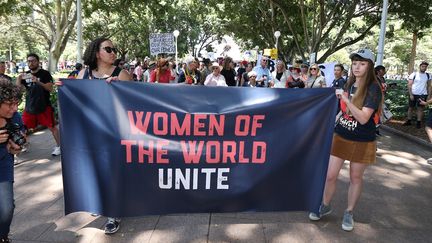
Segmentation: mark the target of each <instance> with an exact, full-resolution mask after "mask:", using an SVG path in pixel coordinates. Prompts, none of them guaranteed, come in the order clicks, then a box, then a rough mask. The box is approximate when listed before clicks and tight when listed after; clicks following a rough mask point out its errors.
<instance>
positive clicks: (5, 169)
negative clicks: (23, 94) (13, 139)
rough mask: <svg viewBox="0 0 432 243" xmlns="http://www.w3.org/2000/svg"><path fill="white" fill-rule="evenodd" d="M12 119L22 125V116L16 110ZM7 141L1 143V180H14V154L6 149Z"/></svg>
mask: <svg viewBox="0 0 432 243" xmlns="http://www.w3.org/2000/svg"><path fill="white" fill-rule="evenodd" d="M11 121H12V122H13V123H18V124H19V125H20V126H22V120H21V116H20V114H19V113H18V112H15V114H14V115H13V117H12V119H11ZM6 145H7V143H3V144H0V182H4V181H13V180H14V155H13V154H10V153H9V152H8V151H7V149H6Z"/></svg>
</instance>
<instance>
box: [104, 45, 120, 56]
mask: <svg viewBox="0 0 432 243" xmlns="http://www.w3.org/2000/svg"><path fill="white" fill-rule="evenodd" d="M102 49H104V50H105V51H106V52H107V53H112V52H114V54H117V48H115V47H111V46H105V47H102Z"/></svg>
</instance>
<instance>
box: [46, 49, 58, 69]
mask: <svg viewBox="0 0 432 243" xmlns="http://www.w3.org/2000/svg"><path fill="white" fill-rule="evenodd" d="M59 58H60V56H57V55H54V52H52V51H50V53H49V57H48V71H49V72H50V73H54V72H57V64H58V61H59Z"/></svg>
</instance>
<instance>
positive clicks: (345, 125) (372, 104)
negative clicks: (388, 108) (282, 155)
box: [309, 49, 382, 231]
mask: <svg viewBox="0 0 432 243" xmlns="http://www.w3.org/2000/svg"><path fill="white" fill-rule="evenodd" d="M350 59H351V61H352V63H351V76H350V79H349V81H348V83H347V84H346V85H345V90H343V91H342V90H337V91H336V94H337V96H338V98H339V99H340V100H341V102H340V103H341V110H342V115H341V116H340V117H339V119H338V120H337V122H336V127H335V133H334V136H333V144H332V149H331V155H330V160H329V165H328V171H327V179H326V183H325V188H324V195H323V201H322V204H321V206H320V208H319V214H315V213H310V214H309V219H311V220H319V219H321V217H323V216H325V215H328V214H330V213H331V211H332V209H331V206H330V201H331V199H332V197H333V195H334V193H335V191H336V182H337V178H338V175H339V172H340V170H341V168H342V166H343V164H344V161H345V160H349V161H350V185H349V190H348V206H347V208H346V210H345V212H344V215H343V220H342V229H343V230H345V231H351V230H353V228H354V220H353V210H354V207H355V205H356V203H357V200H358V199H359V197H360V193H361V190H362V184H363V174H364V172H365V170H366V168H367V167H368V165H369V164H372V163H374V162H375V160H376V135H375V122H374V116H375V114H376V113H378V111H379V110H380V109H381V106H382V93H381V88H380V85H379V83H378V80H377V78H376V76H375V72H374V59H375V57H374V55H373V53H372V52H371V51H370V50H368V49H361V50H359V51H358V52H356V53H352V54H351V55H350Z"/></svg>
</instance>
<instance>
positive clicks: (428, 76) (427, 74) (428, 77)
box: [413, 72, 430, 82]
mask: <svg viewBox="0 0 432 243" xmlns="http://www.w3.org/2000/svg"><path fill="white" fill-rule="evenodd" d="M417 73H418V72H415V74H414V77H413V82H414V80H415V78H416V76H417ZM426 76H427V81H429V80H430V74H429V73H426Z"/></svg>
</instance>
